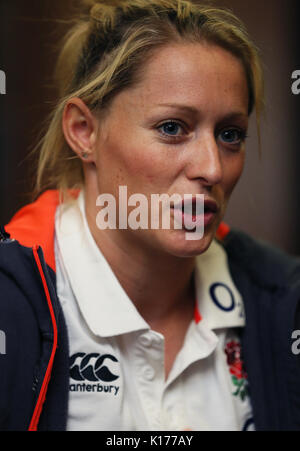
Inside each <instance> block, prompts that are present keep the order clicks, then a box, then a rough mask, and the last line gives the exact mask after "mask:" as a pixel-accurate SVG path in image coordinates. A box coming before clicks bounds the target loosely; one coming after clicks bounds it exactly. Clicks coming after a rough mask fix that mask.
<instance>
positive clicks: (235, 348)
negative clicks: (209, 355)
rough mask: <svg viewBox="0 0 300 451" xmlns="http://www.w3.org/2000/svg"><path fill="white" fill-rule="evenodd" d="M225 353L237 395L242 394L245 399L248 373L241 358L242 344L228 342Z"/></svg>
mask: <svg viewBox="0 0 300 451" xmlns="http://www.w3.org/2000/svg"><path fill="white" fill-rule="evenodd" d="M225 354H226V357H227V364H228V366H229V371H230V374H231V375H232V382H233V384H234V385H235V386H236V392H235V393H234V395H235V396H238V395H240V397H241V399H242V400H244V399H245V396H246V394H247V390H246V379H247V373H246V372H245V371H244V369H243V361H242V360H241V344H240V343H239V342H238V341H234V340H233V341H230V342H228V343H227V344H226V347H225Z"/></svg>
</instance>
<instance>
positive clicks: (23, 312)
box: [0, 269, 40, 430]
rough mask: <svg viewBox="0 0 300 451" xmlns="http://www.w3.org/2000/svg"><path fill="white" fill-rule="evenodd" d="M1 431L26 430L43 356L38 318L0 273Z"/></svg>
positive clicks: (16, 286) (6, 276) (8, 278)
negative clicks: (37, 372)
mask: <svg viewBox="0 0 300 451" xmlns="http://www.w3.org/2000/svg"><path fill="white" fill-rule="evenodd" d="M0 331H1V332H0V430H27V428H28V425H29V421H30V418H31V415H32V411H33V408H34V404H35V399H36V394H35V372H36V371H37V368H38V359H39V357H38V356H39V355H40V349H39V347H40V345H39V343H40V339H39V330H38V326H37V322H36V319H35V315H34V313H33V310H32V308H31V305H30V302H29V300H28V299H27V296H26V295H25V294H24V293H23V291H22V289H21V287H19V286H18V284H17V283H16V282H15V281H14V280H13V278H12V277H11V275H10V276H9V275H7V274H6V273H5V270H3V269H2V270H0Z"/></svg>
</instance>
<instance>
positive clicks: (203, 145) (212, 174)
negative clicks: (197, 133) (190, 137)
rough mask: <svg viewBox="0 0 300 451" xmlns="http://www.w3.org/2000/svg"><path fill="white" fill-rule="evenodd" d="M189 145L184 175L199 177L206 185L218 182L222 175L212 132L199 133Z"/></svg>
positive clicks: (218, 152)
mask: <svg viewBox="0 0 300 451" xmlns="http://www.w3.org/2000/svg"><path fill="white" fill-rule="evenodd" d="M190 146H191V147H190V152H188V155H187V162H186V163H187V164H186V176H187V177H188V178H189V179H199V180H200V179H201V181H202V183H204V184H205V185H206V186H213V185H216V184H218V183H220V182H221V180H222V177H223V167H222V161H221V154H220V149H219V147H218V143H217V141H216V138H215V136H214V133H213V132H206V133H205V134H204V133H203V134H201V137H199V138H198V139H197V140H195V141H194V142H193V144H190Z"/></svg>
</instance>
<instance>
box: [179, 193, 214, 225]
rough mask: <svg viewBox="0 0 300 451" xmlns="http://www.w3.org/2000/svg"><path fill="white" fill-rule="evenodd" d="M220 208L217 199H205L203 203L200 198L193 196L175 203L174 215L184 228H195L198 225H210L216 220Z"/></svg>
mask: <svg viewBox="0 0 300 451" xmlns="http://www.w3.org/2000/svg"><path fill="white" fill-rule="evenodd" d="M201 202H203V200H201ZM218 210H219V208H218V205H217V203H216V202H215V201H213V200H211V199H206V200H205V199H204V203H202V205H201V204H200V201H199V199H196V197H193V198H192V199H189V200H184V201H182V202H181V203H179V204H177V205H174V217H175V219H176V220H177V222H179V223H180V224H181V225H182V226H183V228H185V229H188V230H193V229H195V228H197V227H205V226H207V225H209V224H210V223H211V222H212V221H213V220H214V218H215V215H216V213H217V212H218ZM203 213H204V214H203Z"/></svg>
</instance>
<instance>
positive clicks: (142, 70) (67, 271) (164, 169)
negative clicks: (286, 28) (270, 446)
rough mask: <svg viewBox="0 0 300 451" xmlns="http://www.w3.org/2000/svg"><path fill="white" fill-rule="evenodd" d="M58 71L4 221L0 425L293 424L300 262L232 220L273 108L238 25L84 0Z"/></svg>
mask: <svg viewBox="0 0 300 451" xmlns="http://www.w3.org/2000/svg"><path fill="white" fill-rule="evenodd" d="M56 75H57V79H58V82H59V87H60V91H61V101H60V103H59V104H58V106H57V108H56V109H55V111H54V112H53V115H52V118H51V122H50V124H49V128H48V131H47V133H46V134H45V137H44V138H43V140H42V142H41V144H40V147H39V167H38V172H37V192H38V194H39V196H38V197H37V199H36V200H35V202H33V203H32V204H30V205H28V206H26V207H24V208H23V209H22V210H21V211H20V212H18V213H17V214H16V215H15V217H14V218H13V219H12V221H11V222H10V224H8V225H7V226H6V227H5V229H4V228H3V229H2V234H1V238H2V241H1V244H0V268H1V271H0V283H1V302H0V308H1V314H0V329H1V331H3V333H4V334H5V339H6V348H5V353H3V354H2V355H1V356H0V375H1V376H0V377H1V384H0V427H1V429H5V430H11V429H20V430H27V429H29V430H37V429H39V430H70V431H71V430H109V431H111V430H127V431H134V430H173V431H183V430H194V431H197V430H198V431H200V430H235V431H241V430H270V429H271V430H280V429H297V428H298V427H299V424H300V411H299V408H298V407H297V406H299V396H300V393H299V389H298V387H299V383H298V381H299V380H300V374H299V360H298V357H297V355H296V353H295V352H294V353H293V352H292V345H293V342H292V334H293V331H294V330H295V329H297V324H296V318H297V316H296V313H297V305H298V300H299V297H300V287H299V283H298V280H299V277H297V276H298V274H299V261H298V260H296V259H292V258H290V257H288V256H286V255H284V254H282V253H281V252H279V251H277V250H275V249H272V248H271V247H268V246H267V245H265V244H263V243H259V242H257V241H255V240H254V239H252V238H250V237H248V236H246V235H245V234H243V233H242V232H238V231H234V230H230V229H229V228H228V226H226V225H225V224H223V223H222V218H223V216H224V213H225V211H226V207H227V204H228V201H229V199H230V196H231V193H232V191H233V189H234V187H235V185H236V184H237V182H238V180H239V178H240V176H241V173H242V170H243V165H244V157H245V140H246V136H247V128H248V120H249V116H250V115H251V113H252V112H253V110H254V109H255V110H256V114H257V118H258V123H259V116H260V112H261V109H262V104H263V81H262V73H261V66H260V61H259V57H258V53H257V50H256V48H255V46H254V44H253V43H252V41H251V40H250V38H249V36H248V34H247V32H246V30H245V28H244V26H243V24H242V23H241V22H240V20H239V19H238V18H236V17H235V16H234V15H233V14H232V13H231V12H228V11H226V10H223V9H219V8H215V7H208V6H202V5H201V4H198V3H196V2H190V1H182V0H128V1H121V0H120V1H105V2H104V1H103V2H97V1H86V2H83V6H82V14H81V15H80V17H79V18H78V19H77V20H76V21H75V23H74V26H73V27H72V28H71V29H70V30H69V32H68V33H67V35H66V39H65V42H64V45H63V46H62V49H61V52H60V55H59V59H58V65H57V72H56ZM175 195H176V196H177V197H172V196H175ZM153 196H154V197H153ZM155 196H167V198H168V199H172V201H171V202H170V203H169V208H167V209H166V208H164V207H163V206H162V208H160V209H159V210H158V211H159V213H160V220H161V221H160V222H158V223H157V222H155V221H154V223H153V222H152V221H150V219H151V220H152V219H153V210H152V209H151V207H152V206H153V203H152V201H153V199H157V197H155ZM199 199H201V201H202V204H201V202H200V204H199V203H198V200H199ZM199 205H200V207H199V208H200V209H199V210H198V209H197V208H198V206H199ZM160 206H161V205H160ZM188 208H190V211H188ZM201 208H202V209H201ZM156 213H157V210H156ZM167 214H168V215H169V218H170V227H163V226H162V223H163V220H164V219H166V217H167ZM107 217H108V220H107ZM156 219H157V218H156ZM201 224H202V229H201V228H200V233H199V235H198V236H197V235H196V232H197V233H198V232H199V230H198V226H200V225H201ZM179 226H180V227H179ZM201 231H202V233H201ZM298 328H299V327H298Z"/></svg>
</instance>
